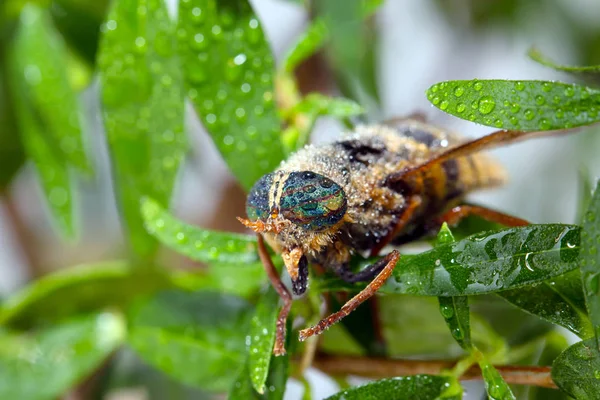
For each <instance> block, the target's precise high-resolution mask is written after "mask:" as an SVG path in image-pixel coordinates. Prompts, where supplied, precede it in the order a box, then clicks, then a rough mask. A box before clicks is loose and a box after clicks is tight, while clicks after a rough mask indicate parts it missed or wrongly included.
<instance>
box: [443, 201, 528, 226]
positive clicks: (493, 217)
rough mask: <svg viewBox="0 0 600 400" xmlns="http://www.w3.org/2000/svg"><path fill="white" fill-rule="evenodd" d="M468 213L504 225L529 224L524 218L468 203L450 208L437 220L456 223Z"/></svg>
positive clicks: (450, 223)
mask: <svg viewBox="0 0 600 400" xmlns="http://www.w3.org/2000/svg"><path fill="white" fill-rule="evenodd" d="M469 215H477V216H479V217H481V218H483V219H486V220H488V221H491V222H496V223H499V224H502V225H506V226H525V225H529V222H527V221H525V220H524V219H521V218H517V217H513V216H511V215H508V214H504V213H501V212H499V211H495V210H492V209H489V208H485V207H481V206H472V205H468V204H463V205H460V206H456V207H454V208H452V209H450V210H449V211H448V212H446V213H445V214H443V215H442V216H441V217H440V218H439V222H440V224H441V223H444V222H447V223H448V225H456V224H457V223H458V222H459V221H460V220H461V219H463V218H466V217H468V216H469Z"/></svg>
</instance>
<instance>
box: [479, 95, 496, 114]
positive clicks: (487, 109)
mask: <svg viewBox="0 0 600 400" xmlns="http://www.w3.org/2000/svg"><path fill="white" fill-rule="evenodd" d="M494 107H496V102H495V101H494V99H492V98H491V97H490V96H485V97H482V98H481V99H480V100H479V112H480V113H482V114H489V113H491V112H492V111H493V110H494Z"/></svg>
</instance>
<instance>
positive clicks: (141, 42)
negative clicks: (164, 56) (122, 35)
mask: <svg viewBox="0 0 600 400" xmlns="http://www.w3.org/2000/svg"><path fill="white" fill-rule="evenodd" d="M147 48H148V46H147V45H146V39H144V38H143V37H142V36H138V37H136V38H135V49H136V51H137V52H138V53H139V54H143V53H145V52H146V50H147Z"/></svg>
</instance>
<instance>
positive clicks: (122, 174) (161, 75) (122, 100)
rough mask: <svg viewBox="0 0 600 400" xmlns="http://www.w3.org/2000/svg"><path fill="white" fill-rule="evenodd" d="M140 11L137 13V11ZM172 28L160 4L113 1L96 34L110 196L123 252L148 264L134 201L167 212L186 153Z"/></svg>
mask: <svg viewBox="0 0 600 400" xmlns="http://www.w3.org/2000/svg"><path fill="white" fill-rule="evenodd" d="M140 10H142V11H140ZM175 43H176V41H175V25H174V23H173V22H172V21H171V20H170V18H169V15H168V13H167V9H166V6H165V4H164V3H163V1H162V0H155V1H148V2H146V1H144V2H141V0H140V1H138V0H116V1H114V2H113V4H112V8H111V10H110V12H109V15H108V18H107V20H106V22H105V23H104V24H103V26H102V40H101V43H100V54H99V57H98V65H99V69H100V80H101V84H102V104H103V111H104V112H103V116H104V122H105V128H106V132H107V137H108V143H109V147H110V150H111V156H112V162H113V164H114V176H115V185H116V192H117V194H118V195H119V198H120V202H121V212H122V214H123V216H124V219H125V222H126V229H127V231H128V233H129V240H130V242H131V247H132V248H133V250H134V251H135V252H136V253H137V255H139V256H141V257H148V256H150V255H152V254H153V252H154V251H155V250H156V248H157V245H156V242H155V240H154V239H152V238H151V237H150V236H149V235H148V234H147V233H146V231H145V230H144V227H143V224H142V219H141V216H140V199H141V197H142V196H152V198H154V199H155V200H156V201H157V202H158V203H159V204H161V205H163V206H167V205H168V203H169V199H170V197H171V191H172V190H173V186H174V184H175V179H176V177H177V172H178V169H179V165H180V163H181V162H182V160H183V156H184V152H185V150H186V148H187V146H186V140H185V135H184V130H183V116H184V90H183V78H182V76H181V73H180V63H179V59H178V57H177V55H176V54H175V47H176V46H175Z"/></svg>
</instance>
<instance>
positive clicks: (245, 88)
mask: <svg viewBox="0 0 600 400" xmlns="http://www.w3.org/2000/svg"><path fill="white" fill-rule="evenodd" d="M240 89H241V91H242V93H250V90H252V86H250V84H249V83H247V82H246V83H242V86H240Z"/></svg>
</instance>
